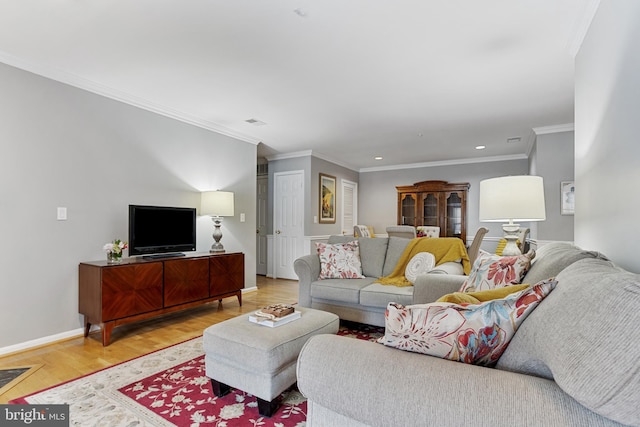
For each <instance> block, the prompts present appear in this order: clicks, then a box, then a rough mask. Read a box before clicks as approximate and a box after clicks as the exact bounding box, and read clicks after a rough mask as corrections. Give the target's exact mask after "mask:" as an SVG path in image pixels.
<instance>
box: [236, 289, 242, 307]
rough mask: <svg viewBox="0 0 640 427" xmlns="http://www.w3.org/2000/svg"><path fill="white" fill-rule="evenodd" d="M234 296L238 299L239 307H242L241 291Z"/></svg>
mask: <svg viewBox="0 0 640 427" xmlns="http://www.w3.org/2000/svg"><path fill="white" fill-rule="evenodd" d="M236 296H237V297H238V304H240V307H242V291H238V293H237V294H236Z"/></svg>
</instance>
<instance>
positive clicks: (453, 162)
mask: <svg viewBox="0 0 640 427" xmlns="http://www.w3.org/2000/svg"><path fill="white" fill-rule="evenodd" d="M526 159H527V156H526V155H525V154H513V155H506V156H492V157H478V158H472V159H457V160H442V161H435V162H424V163H407V164H404V165H390V166H380V167H374V168H362V169H360V171H359V172H361V173H362V172H380V171H390V170H400V169H417V168H433V167H436V166H455V165H468V164H472V163H490V162H504V161H508V160H526Z"/></svg>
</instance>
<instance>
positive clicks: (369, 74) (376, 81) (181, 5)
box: [0, 0, 598, 170]
mask: <svg viewBox="0 0 640 427" xmlns="http://www.w3.org/2000/svg"><path fill="white" fill-rule="evenodd" d="M597 4H598V0H518V1H513V0H485V1H478V0H448V1H445V0H393V1H389V0H322V1H320V0H316V1H311V0H277V1H276V0H272V1H269V0H190V1H184V0H84V1H78V0H19V1H18V0H0V11H1V13H0V62H4V63H7V64H9V65H13V66H16V67H19V68H22V69H25V70H28V71H31V72H34V73H37V74H40V75H44V76H46V77H49V78H53V79H55V80H59V81H62V82H65V83H68V84H72V85H74V86H78V87H81V88H84V89H87V90H90V91H93V92H96V93H99V94H102V95H105V96H108V97H111V98H114V99H118V100H121V101H124V102H128V103H131V104H133V105H138V106H140V107H142V108H146V109H149V110H151V111H156V112H158V113H161V114H165V115H167V116H170V117H174V118H177V119H180V120H184V121H186V122H189V123H193V124H195V125H198V126H201V127H204V128H207V129H212V130H215V131H217V132H220V133H223V134H226V135H230V136H234V137H236V138H239V139H241V140H244V141H248V142H252V143H256V144H258V143H260V144H259V146H258V152H259V155H262V156H276V157H277V156H284V155H289V154H290V153H296V152H301V151H309V150H311V151H312V152H313V153H314V154H316V155H318V156H320V157H323V158H326V159H329V160H331V159H333V160H335V161H336V162H337V163H339V164H343V165H345V166H347V167H350V168H352V169H354V170H373V169H376V168H391V167H396V166H398V165H405V166H406V165H414V164H417V163H427V162H450V161H460V160H467V161H468V160H469V159H471V160H474V159H480V158H510V157H516V158H517V157H524V156H526V155H527V152H528V149H529V146H530V144H531V142H532V141H533V129H537V128H546V127H553V126H557V125H564V124H568V123H572V122H573V59H574V58H573V56H574V54H575V52H576V50H577V48H578V47H579V45H580V43H581V41H582V37H583V35H584V32H585V31H586V28H587V27H588V25H589V22H590V19H591V18H592V16H593V13H595V9H596V8H597ZM248 119H254V120H257V121H258V123H257V124H250V123H248V122H247V120H248ZM510 138H521V139H520V141H519V142H512V143H508V142H507V140H508V139H510ZM478 145H485V146H486V148H485V149H484V150H476V149H475V147H476V146H478ZM374 156H382V157H383V159H382V160H374Z"/></svg>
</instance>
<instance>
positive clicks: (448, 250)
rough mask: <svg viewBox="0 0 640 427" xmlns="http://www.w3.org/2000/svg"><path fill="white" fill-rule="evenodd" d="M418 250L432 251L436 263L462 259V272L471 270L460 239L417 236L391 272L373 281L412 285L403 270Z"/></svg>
mask: <svg viewBox="0 0 640 427" xmlns="http://www.w3.org/2000/svg"><path fill="white" fill-rule="evenodd" d="M420 252H429V253H432V254H433V256H434V257H435V259H436V265H440V264H442V263H445V262H451V261H457V260H462V269H463V270H464V274H467V275H468V274H469V271H470V270H471V264H470V263H469V255H468V254H467V248H465V246H464V243H462V240H460V239H458V238H457V237H439V238H428V237H418V238H416V239H412V240H411V241H410V242H409V244H408V245H407V247H406V249H405V250H404V252H403V253H402V256H401V257H400V259H399V260H398V263H397V264H396V266H395V268H394V269H393V272H391V274H390V275H388V276H384V277H381V278H379V279H378V280H377V281H376V282H375V283H380V284H383V285H393V286H412V284H411V282H410V281H408V280H407V278H406V277H404V271H405V269H406V268H407V264H408V263H409V261H411V258H413V257H414V255H415V254H417V253H420Z"/></svg>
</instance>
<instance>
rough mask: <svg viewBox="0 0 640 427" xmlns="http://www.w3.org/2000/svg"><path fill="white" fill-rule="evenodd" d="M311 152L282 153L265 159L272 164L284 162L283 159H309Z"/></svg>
mask: <svg viewBox="0 0 640 427" xmlns="http://www.w3.org/2000/svg"><path fill="white" fill-rule="evenodd" d="M311 154H312V153H311V150H305V151H294V152H292V153H284V154H273V155H270V156H266V157H265V159H267V160H268V161H270V162H272V161H274V160H285V159H295V158H297V157H309V156H311Z"/></svg>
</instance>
